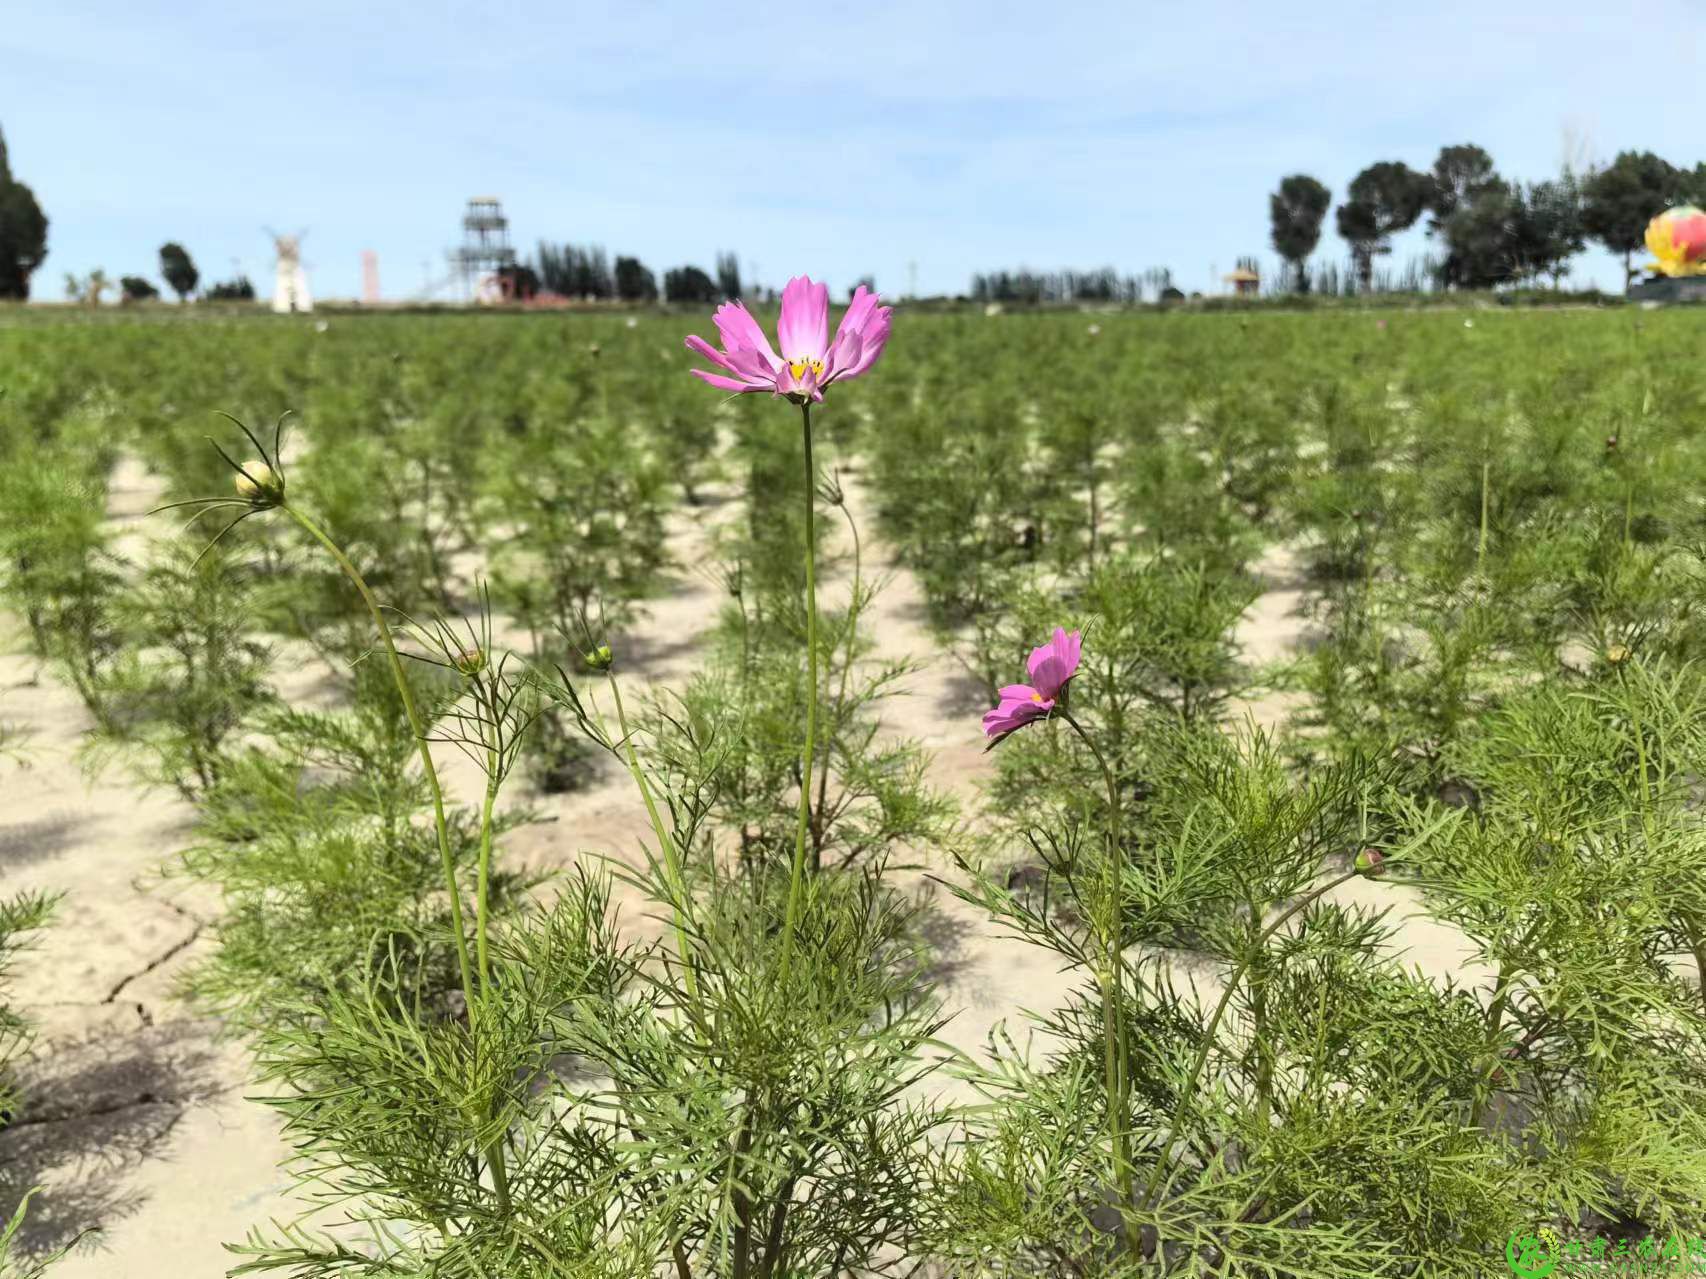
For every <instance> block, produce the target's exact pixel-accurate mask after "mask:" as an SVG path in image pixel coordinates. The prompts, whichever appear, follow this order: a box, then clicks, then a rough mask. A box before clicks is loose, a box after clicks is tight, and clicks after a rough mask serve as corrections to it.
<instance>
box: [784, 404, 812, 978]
mask: <svg viewBox="0 0 1706 1279" xmlns="http://www.w3.org/2000/svg"><path fill="white" fill-rule="evenodd" d="M800 422H801V429H802V433H803V436H804V440H805V449H806V473H805V479H806V484H805V489H806V546H805V553H806V742H805V752H804V754H803V756H802V758H801V763H800V818H799V823H798V824H797V826H796V827H795V830H794V864H793V866H792V867H791V868H790V869H789V872H788V908H787V913H786V914H785V915H784V916H783V918H782V960H781V978H782V980H783V981H786V980H787V979H788V961H789V959H790V958H791V957H792V953H793V948H794V929H795V927H796V925H797V924H798V921H799V911H800V885H801V880H802V879H803V878H804V877H805V868H806V831H807V828H808V826H809V825H810V822H811V808H812V787H811V781H812V755H813V752H814V751H815V749H816V747H817V529H816V523H815V521H816V518H817V470H816V468H815V467H814V466H813V465H812V406H811V403H810V402H809V401H808V402H806V403H804V404H801V405H800Z"/></svg>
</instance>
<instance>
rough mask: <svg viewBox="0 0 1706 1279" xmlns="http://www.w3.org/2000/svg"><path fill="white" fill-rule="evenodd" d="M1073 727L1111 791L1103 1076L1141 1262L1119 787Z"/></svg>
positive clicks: (1117, 1168)
mask: <svg viewBox="0 0 1706 1279" xmlns="http://www.w3.org/2000/svg"><path fill="white" fill-rule="evenodd" d="M1054 713H1055V714H1056V715H1058V716H1059V717H1060V718H1061V719H1063V720H1065V721H1066V722H1067V724H1068V725H1070V726H1071V728H1072V731H1073V732H1075V733H1077V734H1078V737H1079V740H1081V741H1082V742H1083V743H1084V745H1085V746H1087V747H1089V748H1090V753H1091V754H1092V755H1094V756H1095V757H1096V763H1097V764H1098V765H1100V766H1101V769H1102V782H1103V784H1104V785H1105V786H1106V787H1107V791H1108V808H1109V810H1110V811H1109V822H1108V840H1107V843H1108V852H1107V872H1106V873H1107V884H1106V888H1105V895H1106V901H1105V907H1104V908H1105V911H1106V914H1107V916H1108V918H1107V920H1106V922H1105V923H1104V924H1103V927H1102V931H1103V947H1104V954H1103V958H1102V972H1101V974H1100V977H1101V985H1102V1070H1103V1074H1104V1080H1105V1084H1106V1087H1107V1093H1108V1137H1109V1141H1110V1143H1111V1144H1112V1146H1113V1152H1114V1180H1115V1182H1116V1184H1117V1185H1118V1186H1119V1193H1120V1207H1121V1211H1120V1221H1121V1224H1122V1225H1123V1226H1124V1228H1125V1235H1126V1245H1127V1247H1128V1248H1129V1249H1130V1250H1131V1253H1132V1257H1133V1259H1134V1260H1138V1259H1141V1253H1142V1238H1141V1236H1140V1235H1139V1233H1138V1231H1137V1228H1136V1227H1135V1226H1133V1225H1132V1223H1131V1220H1130V1218H1129V1216H1128V1215H1127V1213H1126V1211H1125V1210H1126V1209H1127V1208H1128V1207H1129V1206H1130V1205H1131V1192H1132V1166H1131V1154H1130V1151H1129V1150H1128V1148H1127V1138H1126V1130H1125V1128H1126V1117H1127V1112H1128V1111H1129V1110H1130V1108H1131V1103H1130V1094H1129V1092H1128V1089H1129V1088H1130V1086H1131V1080H1130V1078H1129V1076H1128V1072H1127V1062H1126V1037H1125V961H1124V959H1123V957H1122V949H1121V946H1120V940H1121V937H1122V936H1123V933H1124V925H1125V918H1124V916H1125V912H1124V907H1123V905H1122V904H1121V903H1122V894H1123V889H1122V885H1123V884H1124V882H1125V866H1124V858H1123V849H1122V846H1121V844H1120V828H1121V825H1122V818H1121V812H1120V792H1119V786H1118V785H1117V784H1116V783H1115V781H1114V770H1113V769H1111V768H1109V767H1108V761H1107V760H1106V759H1105V758H1104V757H1103V755H1102V752H1101V751H1100V750H1099V749H1098V748H1097V746H1096V743H1095V742H1094V741H1092V740H1091V738H1090V735H1089V734H1088V733H1086V732H1085V731H1084V726H1083V725H1081V724H1080V723H1079V722H1078V721H1077V720H1076V719H1074V718H1073V717H1072V713H1071V712H1070V711H1068V710H1066V709H1065V708H1064V707H1062V708H1060V709H1058V710H1056V711H1055V712H1054Z"/></svg>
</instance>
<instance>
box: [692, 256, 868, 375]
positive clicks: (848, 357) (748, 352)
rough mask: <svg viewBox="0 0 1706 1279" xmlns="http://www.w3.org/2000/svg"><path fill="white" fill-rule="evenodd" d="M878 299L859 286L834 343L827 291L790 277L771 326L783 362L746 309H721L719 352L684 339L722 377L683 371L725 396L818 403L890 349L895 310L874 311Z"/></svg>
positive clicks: (698, 341)
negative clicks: (753, 394) (763, 395)
mask: <svg viewBox="0 0 1706 1279" xmlns="http://www.w3.org/2000/svg"><path fill="white" fill-rule="evenodd" d="M877 300H878V299H877V295H876V294H875V293H872V292H871V291H870V290H869V289H867V288H866V287H865V286H864V285H863V284H861V285H860V286H859V287H858V288H857V289H855V290H854V291H853V300H852V301H851V302H849V303H848V304H847V312H846V314H845V315H843V316H842V317H841V324H840V326H839V327H838V328H837V329H836V330H835V340H834V341H833V342H832V341H830V338H829V286H828V285H827V284H813V283H812V281H811V277H809V276H804V275H797V276H795V277H794V278H793V279H791V280H789V281H788V284H787V287H785V288H784V289H783V290H782V313H781V315H780V317H779V318H778V319H777V321H776V345H777V346H779V347H781V348H782V353H781V354H780V355H777V354H776V351H775V350H774V349H773V348H772V347H771V345H770V339H769V338H767V337H766V336H765V335H764V330H763V329H761V328H759V327H758V321H757V320H755V319H753V318H752V315H751V313H750V312H748V311H747V309H746V307H745V306H743V305H742V304H741V303H739V302H725V303H723V305H722V306H720V307H718V308H717V313H716V315H715V317H714V319H715V322H716V325H717V332H718V334H719V335H720V336H721V338H722V341H723V349H722V350H720V351H719V350H717V348H715V347H714V346H712V345H711V344H710V343H709V342H707V341H705V339H704V338H702V337H698V336H694V337H690V338H688V339H687V349H688V350H690V351H693V352H695V353H696V354H698V355H702V356H704V357H705V358H706V359H707V360H709V361H710V362H711V363H712V364H715V365H716V366H717V367H718V368H719V369H722V370H723V372H722V373H712V372H709V371H708V370H705V369H689V370H688V372H689V373H691V374H693V376H694V377H696V378H701V379H703V380H704V381H706V382H709V383H710V384H711V385H712V386H714V387H716V388H717V389H718V390H722V391H734V392H735V393H736V394H745V393H747V392H749V391H769V392H771V393H772V394H773V395H786V396H787V397H788V398H789V399H791V400H793V401H794V402H795V403H797V404H803V403H805V402H806V401H807V400H815V401H818V402H820V403H821V402H822V400H823V388H824V387H826V386H828V385H829V384H830V383H831V382H844V381H846V380H847V379H848V378H852V377H858V376H859V375H860V374H861V373H863V372H864V371H865V370H866V369H868V368H870V367H871V366H872V365H873V364H875V363H876V362H877V357H878V356H880V355H881V354H882V353H883V347H884V346H886V345H887V344H888V340H889V317H890V316H891V315H893V314H894V308H893V307H887V306H878V305H877ZM725 375H727V376H725Z"/></svg>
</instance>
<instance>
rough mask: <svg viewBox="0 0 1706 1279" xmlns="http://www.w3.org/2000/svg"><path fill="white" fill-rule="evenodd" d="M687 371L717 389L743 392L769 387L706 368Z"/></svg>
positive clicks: (763, 389) (766, 389) (765, 389)
mask: <svg viewBox="0 0 1706 1279" xmlns="http://www.w3.org/2000/svg"><path fill="white" fill-rule="evenodd" d="M687 371H688V372H689V373H691V374H692V375H693V376H694V377H696V378H698V379H699V380H700V381H701V382H708V383H710V384H711V385H712V386H714V387H716V388H717V389H718V390H719V391H737V392H742V393H744V392H746V391H768V390H769V389H770V388H769V387H768V386H766V385H756V386H755V385H754V384H753V383H751V382H743V381H739V380H738V379H736V378H732V377H724V376H723V375H722V374H720V373H712V372H710V371H708V370H706V369H688V370H687Z"/></svg>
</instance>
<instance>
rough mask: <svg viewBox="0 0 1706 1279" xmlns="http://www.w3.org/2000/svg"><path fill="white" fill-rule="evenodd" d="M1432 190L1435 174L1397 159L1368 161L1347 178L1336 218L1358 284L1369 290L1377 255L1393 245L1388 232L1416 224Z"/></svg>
mask: <svg viewBox="0 0 1706 1279" xmlns="http://www.w3.org/2000/svg"><path fill="white" fill-rule="evenodd" d="M1432 194H1433V179H1432V178H1430V177H1429V176H1428V175H1427V174H1425V173H1417V172H1416V171H1415V170H1414V169H1412V168H1410V166H1409V165H1407V164H1405V163H1404V162H1403V161H1401V160H1382V161H1380V163H1378V164H1371V165H1369V166H1368V168H1366V169H1364V170H1363V171H1362V172H1361V173H1359V174H1357V175H1356V177H1354V178H1352V179H1351V185H1350V187H1349V188H1348V189H1347V190H1346V192H1345V202H1344V203H1343V204H1341V205H1340V206H1339V208H1338V212H1337V214H1336V216H1335V221H1336V222H1337V225H1338V230H1339V235H1340V236H1341V237H1342V238H1343V239H1344V241H1345V243H1346V244H1348V245H1350V249H1351V260H1352V262H1354V263H1355V265H1356V274H1357V287H1358V289H1359V290H1361V291H1362V292H1364V293H1366V292H1368V290H1369V288H1370V286H1371V285H1372V283H1373V280H1374V259H1375V257H1376V255H1378V254H1382V253H1390V252H1391V251H1392V246H1391V244H1390V240H1391V238H1392V237H1393V236H1394V235H1396V234H1397V233H1398V232H1400V231H1405V230H1408V229H1409V228H1410V227H1412V226H1414V225H1415V224H1416V219H1417V218H1419V217H1421V216H1422V211H1423V210H1424V209H1425V208H1427V206H1428V200H1429V199H1430V197H1431V196H1432Z"/></svg>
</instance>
